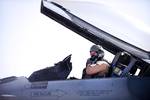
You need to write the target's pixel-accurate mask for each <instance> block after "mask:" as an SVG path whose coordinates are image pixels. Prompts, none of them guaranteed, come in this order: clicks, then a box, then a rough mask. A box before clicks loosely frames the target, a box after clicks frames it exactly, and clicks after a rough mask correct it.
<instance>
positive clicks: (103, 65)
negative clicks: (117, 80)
mask: <svg viewBox="0 0 150 100" xmlns="http://www.w3.org/2000/svg"><path fill="white" fill-rule="evenodd" d="M108 67H109V64H108V63H107V62H105V61H98V62H97V63H96V64H88V65H87V67H86V74H87V75H93V74H97V73H99V74H101V75H104V74H106V73H107V72H108Z"/></svg>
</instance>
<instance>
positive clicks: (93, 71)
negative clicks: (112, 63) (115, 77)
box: [82, 45, 109, 79]
mask: <svg viewBox="0 0 150 100" xmlns="http://www.w3.org/2000/svg"><path fill="white" fill-rule="evenodd" d="M90 56H91V57H90V58H88V60H87V62H86V68H85V69H84V70H83V74H82V79H85V78H103V77H106V76H107V74H108V71H109V63H108V61H106V60H104V59H103V57H104V51H103V50H102V49H101V47H100V46H99V45H93V46H92V47H91V49H90Z"/></svg>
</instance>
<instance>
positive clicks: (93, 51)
mask: <svg viewBox="0 0 150 100" xmlns="http://www.w3.org/2000/svg"><path fill="white" fill-rule="evenodd" d="M101 48H102V47H101V46H100V45H93V46H92V47H91V48H90V55H91V56H97V57H98V58H103V57H104V51H103V50H102V49H101Z"/></svg>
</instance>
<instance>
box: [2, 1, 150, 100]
mask: <svg viewBox="0 0 150 100" xmlns="http://www.w3.org/2000/svg"><path fill="white" fill-rule="evenodd" d="M145 2H146V1H145ZM125 3H127V2H125ZM136 3H138V2H137V1H135V2H132V3H130V6H131V5H132V4H136ZM106 4H107V3H104V2H101V3H100V4H99V3H95V2H94V3H93V2H92V3H91V2H89V1H88V2H85V0H84V1H82V2H81V1H78V0H77V1H73V0H42V2H41V13H42V14H43V15H46V16H48V17H49V18H51V19H53V20H55V21H56V22H58V23H60V24H62V25H63V26H65V27H66V28H68V29H70V30H72V31H74V32H75V33H77V34H78V35H80V36H82V37H84V38H86V39H88V40H89V41H91V42H93V43H94V44H98V45H101V46H102V47H103V48H104V49H105V50H107V51H108V52H110V53H112V54H114V55H115V57H114V59H113V61H112V62H111V63H110V68H111V70H110V71H109V75H110V76H109V77H106V78H100V79H74V80H72V79H67V76H68V75H69V73H70V71H71V69H72V66H71V62H70V59H71V55H69V56H68V57H66V58H65V59H64V60H62V61H60V62H58V63H57V64H55V65H54V66H53V67H50V68H47V69H42V70H39V71H36V72H33V74H32V75H31V76H30V77H29V78H26V77H15V76H13V77H8V78H4V79H1V80H0V100H149V99H150V95H149V93H150V86H149V84H150V53H149V49H150V48H149V47H150V46H149V44H148V40H149V38H150V31H149V30H146V29H145V28H144V29H145V30H144V29H143V28H140V27H139V26H138V25H137V23H136V24H135V23H134V22H133V21H131V20H129V19H128V18H129V17H126V16H122V14H123V13H121V12H118V11H116V9H114V8H113V7H110V5H109V6H108V5H106ZM139 4H140V3H138V5H139ZM141 5H142V3H141ZM134 6H135V5H134ZM120 9H121V8H120ZM115 11H116V12H115ZM139 12H140V11H139ZM96 16H98V17H96ZM137 17H138V16H137ZM133 20H134V19H133ZM143 20H144V19H143ZM131 23H132V24H131ZM118 32H119V33H118ZM135 33H136V34H135ZM61 34H62V33H61ZM60 72H62V73H60ZM137 72H138V73H137ZM45 73H47V74H45ZM51 74H52V75H51Z"/></svg>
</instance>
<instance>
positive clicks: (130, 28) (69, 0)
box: [41, 0, 150, 62]
mask: <svg viewBox="0 0 150 100" xmlns="http://www.w3.org/2000/svg"><path fill="white" fill-rule="evenodd" d="M147 2H148V1H143V2H142V3H140V2H136V1H132V2H129V1H124V2H123V3H121V2H116V3H112V2H105V1H98V0H94V1H88V0H87V1H86V0H82V1H81V0H80V1H79V0H43V1H42V6H41V12H42V13H43V14H45V15H47V16H49V17H50V18H52V19H54V20H56V21H57V22H59V23H61V24H62V25H64V26H66V27H67V28H69V29H71V30H73V31H75V32H76V33H78V34H79V35H81V36H83V37H85V38H86V39H88V40H90V41H92V42H93V43H95V44H100V45H102V46H103V47H104V48H105V49H106V50H108V51H110V52H111V53H113V54H116V53H117V52H119V51H126V52H129V53H130V54H132V55H134V56H136V57H138V58H142V59H143V60H145V61H147V62H149V60H150V53H149V50H150V45H149V43H148V41H149V39H150V28H149V25H150V22H148V16H149V14H147V9H148V8H149V6H148V4H147ZM111 3H112V4H111ZM127 6H128V7H129V8H131V9H129V10H126V9H125V8H126V7H127ZM117 7H119V8H117ZM139 8H140V10H139ZM137 10H138V13H137ZM135 12H136V13H135ZM141 13H142V14H141ZM145 16H147V17H145Z"/></svg>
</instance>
